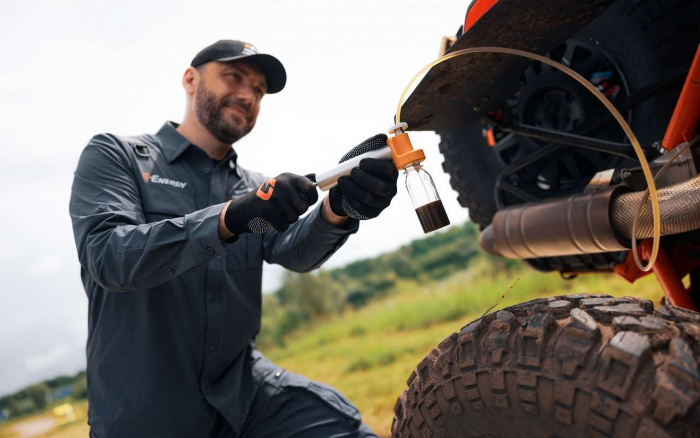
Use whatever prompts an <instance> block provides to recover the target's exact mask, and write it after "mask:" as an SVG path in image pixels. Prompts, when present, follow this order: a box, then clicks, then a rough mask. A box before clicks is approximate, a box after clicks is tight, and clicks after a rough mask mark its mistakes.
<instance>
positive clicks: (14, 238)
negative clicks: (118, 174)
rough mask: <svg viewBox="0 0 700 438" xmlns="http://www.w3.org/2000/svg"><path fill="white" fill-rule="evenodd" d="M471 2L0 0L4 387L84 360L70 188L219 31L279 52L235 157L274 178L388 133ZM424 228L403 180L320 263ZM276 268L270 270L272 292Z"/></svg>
mask: <svg viewBox="0 0 700 438" xmlns="http://www.w3.org/2000/svg"><path fill="white" fill-rule="evenodd" d="M468 3H469V0H430V1H428V0H424V1H409V0H396V1H377V0H372V1H370V0H363V1H358V0H353V1H339V0H334V1H329V0H316V1H286V2H282V1H270V0H267V1H259V2H240V1H232V0H229V1H211V0H209V1H200V2H194V1H173V2H167V3H164V2H155V1H152V0H151V1H144V0H139V1H133V0H120V1H100V2H87V1H82V2H80V1H48V0H44V1H28V0H23V1H18V0H17V1H15V0H3V1H2V2H0V17H2V26H0V41H2V43H1V44H0V56H1V58H2V66H3V68H2V69H0V118H1V120H2V123H0V145H1V147H2V160H0V201H1V202H2V204H1V205H2V207H1V208H2V214H1V215H0V230H2V232H1V233H0V276H1V277H2V282H1V283H0V352H1V356H0V395H2V394H6V393H9V392H11V391H14V390H17V389H20V388H21V387H23V386H25V385H27V384H29V383H33V382H35V381H38V380H41V379H44V378H49V377H54V376H55V375H58V374H61V373H73V372H76V371H77V370H79V369H82V368H84V366H85V353H84V348H85V341H86V337H87V299H86V297H85V294H84V292H83V289H82V284H81V282H80V278H79V272H80V269H79V264H78V262H77V256H76V251H75V246H74V241H73V235H72V230H71V225H70V219H69V216H68V200H69V196H70V187H71V182H72V174H73V171H74V169H75V166H76V163H77V159H78V156H79V154H80V152H81V150H82V149H83V147H84V146H85V144H86V143H87V141H88V140H89V139H90V138H91V137H92V136H93V135H94V134H96V133H100V132H112V133H115V134H124V135H137V134H142V133H149V132H150V133H153V132H156V131H157V130H158V129H159V128H160V126H161V125H162V124H163V122H165V121H166V120H173V121H180V120H181V118H182V116H183V114H184V105H185V97H184V92H183V90H182V88H181V82H180V81H181V77H182V73H183V72H184V70H185V69H186V67H187V66H188V65H189V62H190V60H191V59H192V57H193V56H194V55H195V54H196V53H197V52H198V51H199V50H200V49H202V48H203V47H205V46H207V45H209V44H211V43H213V42H215V41H217V40H219V39H240V40H244V41H247V42H250V43H252V44H254V45H255V46H257V48H258V50H259V51H260V52H261V53H271V54H273V55H275V56H276V57H278V58H279V59H280V60H281V61H282V62H283V64H284V65H285V67H286V69H287V74H288V82H287V86H286V88H285V90H284V91H283V92H281V93H279V94H276V95H270V96H266V97H265V98H264V99H263V102H262V108H261V112H260V116H259V117H258V122H257V125H256V127H255V129H254V130H253V132H252V133H251V134H249V135H248V136H247V137H246V138H244V139H243V140H241V141H240V142H238V143H237V144H236V145H235V147H236V151H237V152H238V155H239V163H240V164H241V165H242V166H243V167H246V168H249V169H252V170H256V171H260V172H263V173H264V174H266V175H270V176H274V175H277V174H279V173H281V172H294V173H298V174H306V173H310V172H320V171H322V170H324V169H326V168H328V167H329V166H331V165H332V164H333V163H336V162H337V161H338V160H339V159H340V157H341V156H342V155H343V154H344V153H345V152H346V151H347V150H348V149H350V148H351V147H352V146H354V145H356V144H358V143H359V142H361V141H362V140H364V139H365V138H367V137H370V136H372V135H374V134H376V133H379V132H386V129H387V128H388V127H389V126H390V125H392V124H393V116H394V113H395V110H396V105H397V103H398V99H399V97H400V95H401V92H402V91H403V88H404V87H405V86H406V85H407V83H408V81H409V80H410V79H411V78H412V77H413V75H414V74H415V73H417V72H418V71H419V70H420V69H421V68H422V67H423V66H424V65H425V64H427V63H428V62H430V61H431V60H433V59H434V58H435V57H436V56H437V52H438V48H439V44H440V40H441V37H442V36H443V35H453V34H454V33H455V32H456V30H457V29H458V28H459V26H460V24H461V23H462V21H463V19H464V14H465V11H466V8H467V5H468ZM166 4H167V5H168V6H167V7H166V6H164V5H166ZM411 137H412V140H413V144H414V146H416V147H421V148H423V149H424V150H425V152H426V155H427V157H428V160H427V161H426V163H425V166H426V168H427V169H428V170H429V171H430V172H431V174H432V175H433V178H434V179H435V182H436V184H437V185H438V189H439V191H440V194H441V195H442V197H443V199H444V200H445V206H446V208H447V212H448V214H449V216H450V219H451V220H452V222H453V223H462V222H463V221H464V220H466V218H467V211H466V210H464V209H462V208H460V207H459V205H458V204H457V202H456V200H455V199H456V194H455V192H453V191H452V190H451V189H450V188H449V182H448V177H447V175H446V174H444V173H443V171H442V169H441V163H442V161H443V159H442V156H441V155H440V154H439V152H438V148H437V143H438V137H437V136H436V135H434V134H432V133H415V134H412V136H411ZM271 152H274V153H271ZM400 183H401V184H403V177H401V179H400ZM422 235H423V234H422V229H421V227H420V224H419V222H418V219H417V218H416V215H415V213H414V212H413V208H412V207H411V204H410V200H409V198H408V195H407V193H406V192H405V190H404V189H403V188H400V190H399V194H398V195H397V197H396V198H395V200H394V201H393V203H392V205H391V207H390V208H389V209H388V210H386V211H385V212H384V213H383V214H382V215H381V216H380V217H379V218H377V219H375V220H373V221H370V222H366V223H363V224H362V225H361V227H360V231H359V232H358V234H357V235H355V236H353V237H352V238H351V239H350V240H349V241H348V243H347V244H346V245H345V246H344V247H343V248H342V249H341V250H340V251H339V252H338V253H337V254H336V255H335V256H334V257H333V258H331V260H330V261H329V262H328V263H327V264H326V265H325V266H324V267H325V268H329V267H334V266H339V265H343V264H345V263H347V262H349V261H352V260H356V259H359V258H364V257H369V256H374V255H377V254H379V253H382V252H386V251H389V250H392V249H395V248H397V247H398V246H400V245H402V244H404V243H407V242H408V241H410V240H412V239H415V238H418V237H421V236H422ZM281 272H282V270H281V268H278V267H269V266H266V271H265V282H264V289H265V290H266V291H272V290H275V289H276V287H277V286H278V285H279V276H280V274H281Z"/></svg>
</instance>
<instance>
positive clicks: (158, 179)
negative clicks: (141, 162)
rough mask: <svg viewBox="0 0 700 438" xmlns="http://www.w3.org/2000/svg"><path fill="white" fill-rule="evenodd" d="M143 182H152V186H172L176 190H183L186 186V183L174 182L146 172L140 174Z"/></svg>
mask: <svg viewBox="0 0 700 438" xmlns="http://www.w3.org/2000/svg"><path fill="white" fill-rule="evenodd" d="M141 176H142V177H143V180H144V181H146V182H152V183H154V184H165V185H166V186H173V187H176V188H178V189H184V188H185V187H186V186H187V183H186V182H182V181H175V180H174V179H168V178H163V177H162V176H160V175H151V174H150V173H148V172H143V173H142V174H141Z"/></svg>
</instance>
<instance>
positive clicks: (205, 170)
mask: <svg viewBox="0 0 700 438" xmlns="http://www.w3.org/2000/svg"><path fill="white" fill-rule="evenodd" d="M202 172H204V173H205V174H206V175H209V174H210V173H211V169H210V168H208V167H205V168H204V169H202Z"/></svg>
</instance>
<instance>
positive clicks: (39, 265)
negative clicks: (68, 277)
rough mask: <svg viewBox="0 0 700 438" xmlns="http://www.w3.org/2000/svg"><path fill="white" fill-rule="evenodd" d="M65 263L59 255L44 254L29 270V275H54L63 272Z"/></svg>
mask: <svg viewBox="0 0 700 438" xmlns="http://www.w3.org/2000/svg"><path fill="white" fill-rule="evenodd" d="M65 263H66V262H65V259H64V258H61V257H60V256H59V255H57V254H44V255H42V256H40V257H39V260H37V261H36V263H34V265H33V266H32V267H31V269H29V273H30V274H31V275H54V274H56V273H57V272H60V271H61V268H63V266H64V265H65Z"/></svg>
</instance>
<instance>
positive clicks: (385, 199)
mask: <svg viewBox="0 0 700 438" xmlns="http://www.w3.org/2000/svg"><path fill="white" fill-rule="evenodd" d="M386 138H387V137H386V135H384V134H378V135H375V136H374V137H371V138H368V139H367V140H365V141H363V142H362V143H360V144H359V145H357V146H355V147H354V148H352V150H350V152H348V153H347V154H345V155H344V156H343V158H342V159H341V160H340V163H342V162H344V161H347V160H349V159H350V158H354V157H356V156H358V155H361V154H364V153H366V152H369V151H373V150H375V149H379V148H382V147H384V146H386ZM398 177H399V172H398V171H397V170H396V166H395V165H394V162H393V161H391V160H378V159H375V158H365V159H363V160H362V161H360V166H359V167H356V168H354V169H352V173H351V174H350V175H349V176H341V177H340V178H339V179H338V185H337V186H335V187H333V188H332V189H331V191H330V194H329V201H330V206H331V210H332V211H333V213H335V214H336V215H338V216H349V217H351V218H354V219H359V220H367V219H373V218H375V217H377V216H379V213H381V212H382V211H383V210H384V209H385V208H387V207H388V206H389V204H391V199H392V198H393V197H394V196H395V195H396V181H397V179H398Z"/></svg>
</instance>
